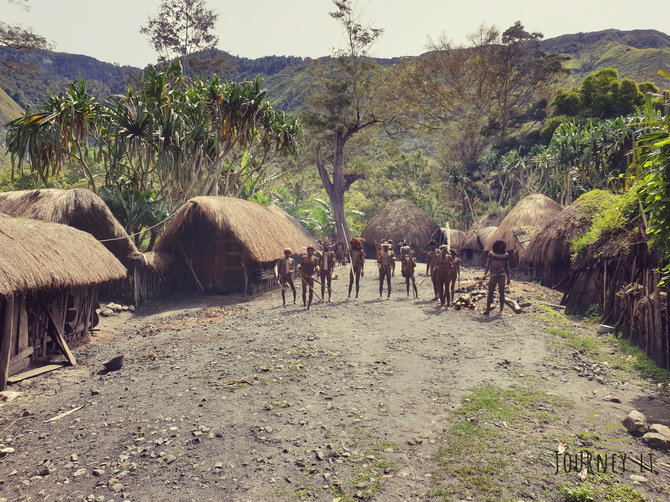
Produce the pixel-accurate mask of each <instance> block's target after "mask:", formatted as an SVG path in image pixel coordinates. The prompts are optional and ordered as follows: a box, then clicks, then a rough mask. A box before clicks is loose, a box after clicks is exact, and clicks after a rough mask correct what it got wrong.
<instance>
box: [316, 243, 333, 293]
mask: <svg viewBox="0 0 670 502" xmlns="http://www.w3.org/2000/svg"><path fill="white" fill-rule="evenodd" d="M321 249H323V253H321V257H320V258H319V270H320V272H319V278H320V279H321V298H325V297H324V296H323V294H324V292H325V289H326V283H327V285H328V301H330V294H331V291H332V290H331V287H330V285H331V282H332V280H333V269H334V268H335V252H334V251H331V249H330V243H328V242H324V243H323V244H321Z"/></svg>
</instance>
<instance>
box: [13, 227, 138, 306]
mask: <svg viewBox="0 0 670 502" xmlns="http://www.w3.org/2000/svg"><path fill="white" fill-rule="evenodd" d="M124 277H126V269H125V267H124V266H123V265H121V263H120V262H119V261H118V260H117V259H116V258H115V257H114V256H113V255H112V254H111V253H110V252H109V251H108V250H107V249H106V248H105V247H104V246H103V245H102V244H100V243H99V242H97V241H96V240H95V239H94V238H93V237H92V236H91V235H90V234H88V233H86V232H82V231H80V230H77V229H75V228H71V227H68V226H65V225H60V224H57V223H47V222H42V221H35V220H26V219H21V220H19V219H17V218H12V217H10V216H7V215H4V214H0V295H2V296H7V295H10V294H12V293H17V292H26V291H30V290H43V289H54V288H67V287H77V286H90V285H93V284H101V283H104V282H107V281H112V280H116V279H122V278H124Z"/></svg>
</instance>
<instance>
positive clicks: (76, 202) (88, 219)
mask: <svg viewBox="0 0 670 502" xmlns="http://www.w3.org/2000/svg"><path fill="white" fill-rule="evenodd" d="M0 213H4V214H8V215H9V216H13V217H15V218H30V219H33V220H42V221H51V222H54V223H61V224H63V225H67V226H70V227H74V228H78V229H79V230H83V231H84V232H88V233H89V234H91V235H93V237H95V238H96V239H97V240H99V241H105V242H103V244H104V246H105V247H106V248H107V249H109V250H110V251H111V252H112V254H113V255H114V256H116V257H117V258H118V259H119V261H121V262H122V263H123V264H124V265H126V266H130V265H131V264H133V263H136V262H138V261H139V262H141V261H143V259H142V255H141V253H140V252H139V251H138V250H137V247H135V244H133V242H132V240H130V237H128V234H127V233H126V231H125V229H124V228H123V227H122V226H121V225H120V224H119V222H118V221H116V219H115V218H114V216H113V215H112V212H111V211H110V210H109V208H108V207H107V205H106V204H105V203H104V202H103V201H102V199H101V198H100V197H98V196H97V195H96V194H94V193H93V192H91V191H90V190H86V189H84V188H75V189H73V190H58V189H55V188H48V189H41V190H22V191H19V192H0ZM110 239H113V240H110Z"/></svg>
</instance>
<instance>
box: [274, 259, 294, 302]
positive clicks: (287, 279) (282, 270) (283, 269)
mask: <svg viewBox="0 0 670 502" xmlns="http://www.w3.org/2000/svg"><path fill="white" fill-rule="evenodd" d="M292 254H293V251H292V250H291V248H286V249H284V257H283V258H279V260H277V273H278V275H279V287H280V288H281V299H282V304H283V305H284V307H286V285H287V284H288V285H289V286H291V290H292V291H293V303H294V304H295V284H293V272H294V269H295V262H294V261H293V258H291V255H292Z"/></svg>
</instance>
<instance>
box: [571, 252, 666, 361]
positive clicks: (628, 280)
mask: <svg viewBox="0 0 670 502" xmlns="http://www.w3.org/2000/svg"><path fill="white" fill-rule="evenodd" d="M631 251H632V252H631V254H630V255H627V256H618V257H616V259H615V258H603V259H601V260H598V261H595V260H594V261H592V262H588V263H582V264H579V265H578V266H576V267H575V268H573V270H572V274H571V276H570V283H569V286H568V288H567V290H566V292H565V294H564V295H563V300H562V303H563V304H564V305H565V306H566V309H565V311H566V313H568V314H571V313H584V312H585V311H586V310H587V309H588V307H589V306H591V305H593V304H597V305H600V306H601V307H602V310H603V319H602V322H603V323H604V324H611V325H613V326H614V327H615V329H616V331H617V332H619V333H621V334H622V335H623V336H625V337H626V338H629V339H630V340H631V341H632V342H633V343H635V344H636V345H638V346H639V347H641V348H642V349H643V350H644V351H645V352H646V353H647V355H648V356H649V357H650V358H651V359H653V360H654V361H655V362H656V364H658V365H659V366H661V367H663V368H670V323H669V321H668V312H670V305H669V302H668V292H667V290H666V289H664V288H661V287H659V286H658V282H659V280H660V278H659V276H658V274H657V273H656V272H655V268H656V267H655V264H657V263H658V261H657V260H655V259H654V257H652V256H650V255H649V253H648V252H647V247H646V243H645V242H643V243H641V244H638V245H637V246H634V249H632V250H631ZM631 260H632V263H631Z"/></svg>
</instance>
